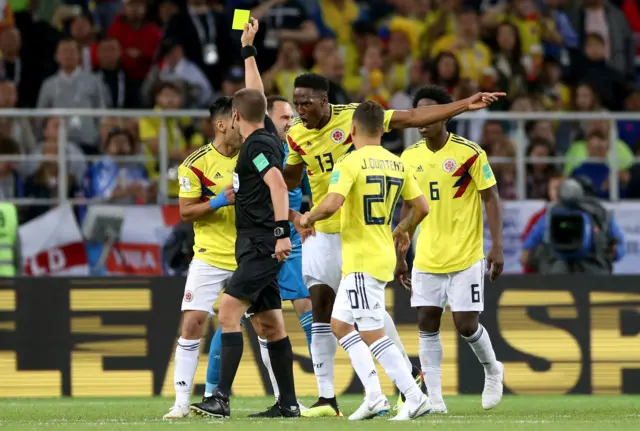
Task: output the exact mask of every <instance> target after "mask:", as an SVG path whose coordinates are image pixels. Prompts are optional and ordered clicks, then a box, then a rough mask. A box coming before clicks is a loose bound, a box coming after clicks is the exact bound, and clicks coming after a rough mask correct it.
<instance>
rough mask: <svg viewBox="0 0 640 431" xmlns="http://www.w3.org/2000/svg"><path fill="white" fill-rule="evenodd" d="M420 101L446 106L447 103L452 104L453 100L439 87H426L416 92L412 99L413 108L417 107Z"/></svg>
mask: <svg viewBox="0 0 640 431" xmlns="http://www.w3.org/2000/svg"><path fill="white" fill-rule="evenodd" d="M422 99H430V100H433V101H434V102H436V103H437V104H438V105H446V104H447V103H452V102H453V98H452V97H451V95H450V94H449V93H448V92H447V90H446V89H445V88H444V87H440V86H439V85H427V86H426V87H422V88H421V89H420V90H418V92H417V93H416V95H415V96H414V97H413V107H414V108H415V107H417V106H418V102H419V101H421V100H422Z"/></svg>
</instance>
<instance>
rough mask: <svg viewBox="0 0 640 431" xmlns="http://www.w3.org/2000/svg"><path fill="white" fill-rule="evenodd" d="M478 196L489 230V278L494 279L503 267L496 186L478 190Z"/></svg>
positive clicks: (499, 209)
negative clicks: (480, 199)
mask: <svg viewBox="0 0 640 431" xmlns="http://www.w3.org/2000/svg"><path fill="white" fill-rule="evenodd" d="M480 196H481V197H482V201H483V202H484V208H485V210H486V212H487V223H488V224H489V232H491V250H489V253H488V254H487V269H488V270H490V271H491V275H490V280H491V281H493V280H495V279H496V278H497V277H498V276H499V275H500V274H501V273H502V269H503V267H504V255H503V253H502V208H501V204H500V195H499V194H498V186H496V185H493V186H491V187H489V188H487V189H484V190H480Z"/></svg>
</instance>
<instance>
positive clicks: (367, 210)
mask: <svg viewBox="0 0 640 431" xmlns="http://www.w3.org/2000/svg"><path fill="white" fill-rule="evenodd" d="M366 180H367V184H378V185H379V186H380V192H379V193H378V194H375V195H364V202H363V208H364V222H365V224H368V225H371V224H374V225H381V224H391V219H392V218H393V210H395V208H396V205H397V204H398V199H399V198H400V191H401V190H402V186H403V184H404V179H403V178H397V177H386V176H383V175H367V177H366ZM392 187H395V190H394V191H393V192H392V190H391V188H392ZM392 193H393V194H392ZM375 203H381V204H383V205H385V206H386V208H385V209H386V211H385V213H386V214H388V215H387V216H386V217H374V216H373V214H372V212H373V204H375ZM389 204H391V205H390V206H389Z"/></svg>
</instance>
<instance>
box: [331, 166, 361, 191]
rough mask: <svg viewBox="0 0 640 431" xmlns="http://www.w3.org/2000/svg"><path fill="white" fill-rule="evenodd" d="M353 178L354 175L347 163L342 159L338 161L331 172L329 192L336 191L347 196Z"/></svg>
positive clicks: (353, 180)
mask: <svg viewBox="0 0 640 431" xmlns="http://www.w3.org/2000/svg"><path fill="white" fill-rule="evenodd" d="M355 179H356V178H355V175H354V173H353V171H352V170H351V169H350V168H349V165H348V164H347V163H345V162H344V161H342V162H338V163H337V164H336V166H335V168H334V169H333V173H332V174H331V181H330V182H329V193H338V194H339V195H342V196H344V197H347V195H348V194H349V191H350V190H351V187H352V186H353V183H354V182H355Z"/></svg>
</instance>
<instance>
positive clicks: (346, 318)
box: [331, 272, 387, 331]
mask: <svg viewBox="0 0 640 431" xmlns="http://www.w3.org/2000/svg"><path fill="white" fill-rule="evenodd" d="M386 287H387V282H386V281H380V280H376V279H375V278H373V277H371V276H370V275H369V274H364V273H362V272H354V273H351V274H347V275H346V276H345V277H344V278H343V279H342V282H341V283H340V288H339V289H338V293H337V294H336V302H335V303H334V304H333V312H332V313H331V318H333V319H337V320H339V321H341V322H344V323H348V324H349V325H353V324H354V323H357V324H358V330H359V331H375V330H378V329H382V328H384V317H385V303H384V300H385V296H384V289H385V288H386Z"/></svg>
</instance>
